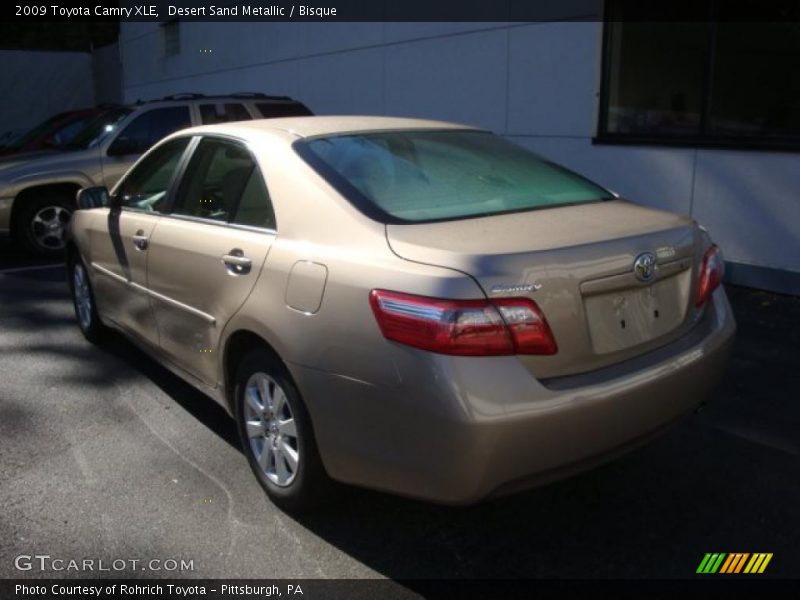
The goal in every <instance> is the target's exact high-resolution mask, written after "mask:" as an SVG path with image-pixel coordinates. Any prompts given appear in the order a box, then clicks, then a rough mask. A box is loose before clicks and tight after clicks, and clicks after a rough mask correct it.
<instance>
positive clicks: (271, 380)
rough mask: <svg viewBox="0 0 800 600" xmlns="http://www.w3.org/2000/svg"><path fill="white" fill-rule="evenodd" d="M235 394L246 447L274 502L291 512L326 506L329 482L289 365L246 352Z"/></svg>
mask: <svg viewBox="0 0 800 600" xmlns="http://www.w3.org/2000/svg"><path fill="white" fill-rule="evenodd" d="M234 393H235V398H236V421H237V425H238V430H239V438H240V440H241V443H242V448H243V449H244V453H245V455H246V456H247V461H248V463H249V464H250V468H251V469H252V470H253V472H254V473H255V475H256V478H257V479H258V481H259V483H260V484H261V486H262V487H263V488H264V490H265V491H266V492H267V495H269V497H270V499H271V500H272V501H273V502H274V503H275V504H276V505H278V506H279V507H280V508H282V509H284V510H289V511H298V510H305V509H309V508H312V507H314V506H317V505H319V504H321V503H322V502H324V501H325V500H326V499H327V497H328V494H329V493H330V491H331V481H330V479H329V478H328V475H327V473H326V472H325V469H324V467H323V466H322V460H321V459H320V457H319V452H318V451H317V446H316V442H315V440H314V432H313V430H312V428H311V420H310V418H309V416H308V411H307V410H306V407H305V405H304V404H303V401H302V399H301V397H300V393H299V392H298V391H297V389H296V388H295V386H294V383H293V382H292V380H291V378H290V377H289V375H288V373H287V372H286V369H285V367H283V365H281V364H280V363H279V361H277V360H276V359H275V358H274V357H272V356H271V355H270V354H269V353H267V352H265V351H263V350H260V349H258V350H253V351H251V352H249V353H247V354H246V355H245V357H244V358H243V360H242V361H241V363H240V364H239V368H238V369H237V371H236V381H235V390H234Z"/></svg>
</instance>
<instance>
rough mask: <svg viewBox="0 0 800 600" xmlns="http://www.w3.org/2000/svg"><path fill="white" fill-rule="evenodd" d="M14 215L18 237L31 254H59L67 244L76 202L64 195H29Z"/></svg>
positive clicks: (15, 234)
mask: <svg viewBox="0 0 800 600" xmlns="http://www.w3.org/2000/svg"><path fill="white" fill-rule="evenodd" d="M18 202H20V208H19V210H18V211H17V212H16V214H15V216H14V224H13V226H14V237H15V238H16V240H17V243H18V245H19V246H20V247H21V248H22V249H23V250H24V251H26V252H27V253H29V254H36V255H39V256H47V257H59V256H62V255H63V253H64V248H65V247H66V233H67V228H68V227H69V221H70V219H71V218H72V213H73V212H74V211H75V203H74V202H72V201H71V200H70V199H69V198H68V197H66V196H64V195H43V196H42V197H40V198H35V199H33V198H25V199H23V200H21V201H19V200H18Z"/></svg>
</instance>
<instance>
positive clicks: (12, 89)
mask: <svg viewBox="0 0 800 600" xmlns="http://www.w3.org/2000/svg"><path fill="white" fill-rule="evenodd" d="M0 84H2V89H3V94H2V110H0V133H3V132H5V131H19V132H22V131H25V130H26V129H30V128H31V127H33V126H34V125H36V124H37V123H39V122H41V121H43V120H44V119H46V118H47V117H50V116H52V115H53V114H55V113H58V112H61V111H65V110H70V109H74V108H84V107H86V106H92V105H93V104H94V85H93V83H92V57H91V55H90V54H87V53H85V52H35V51H29V50H25V51H23V50H0Z"/></svg>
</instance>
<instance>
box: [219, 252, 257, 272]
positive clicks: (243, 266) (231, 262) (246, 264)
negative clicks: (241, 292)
mask: <svg viewBox="0 0 800 600" xmlns="http://www.w3.org/2000/svg"><path fill="white" fill-rule="evenodd" d="M222 262H223V263H224V264H225V268H226V269H228V272H229V273H231V274H233V275H244V274H246V273H249V272H250V269H251V268H252V267H253V261H252V260H250V259H249V258H247V257H246V256H245V255H244V252H242V250H241V249H239V248H234V249H233V250H231V251H230V252H229V253H228V254H225V255H223V256H222Z"/></svg>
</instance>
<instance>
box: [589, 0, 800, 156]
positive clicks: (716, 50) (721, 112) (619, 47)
mask: <svg viewBox="0 0 800 600" xmlns="http://www.w3.org/2000/svg"><path fill="white" fill-rule="evenodd" d="M778 4H780V3H778ZM670 8H671V9H672V10H674V14H675V17H676V20H675V21H673V22H669V21H660V22H639V21H632V20H630V19H631V14H629V13H630V11H634V10H636V9H637V7H636V3H632V2H631V1H630V0H610V1H609V2H608V4H607V12H606V15H605V20H606V23H605V44H604V69H603V72H604V77H603V86H602V98H601V109H600V110H601V114H600V120H599V131H598V139H599V140H600V141H619V142H640V143H648V142H654V143H659V142H661V143H663V142H666V143H670V142H674V143H688V144H694V145H720V146H726V145H732V146H736V145H740V146H743V145H747V146H753V145H763V146H766V147H769V146H771V145H772V146H786V145H791V146H800V69H798V65H800V26H798V23H797V22H796V21H793V20H783V21H782V20H781V15H782V14H783V13H781V12H780V10H777V9H776V11H775V14H774V15H763V14H762V13H763V10H762V11H761V12H760V13H759V15H760V17H761V20H760V21H751V22H746V23H745V22H741V21H735V20H734V19H735V18H736V14H734V13H733V12H732V11H733V10H738V11H741V6H734V3H726V2H719V1H716V0H701V1H697V0H693V1H691V2H688V1H686V0H681V1H678V2H675V4H674V5H672V4H671V5H670ZM737 14H738V13H737ZM770 16H771V17H773V18H774V20H771V19H770Z"/></svg>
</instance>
